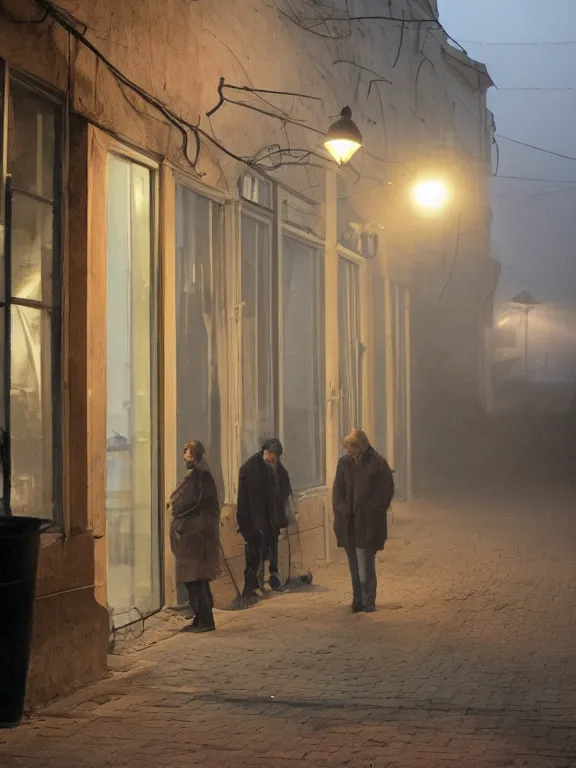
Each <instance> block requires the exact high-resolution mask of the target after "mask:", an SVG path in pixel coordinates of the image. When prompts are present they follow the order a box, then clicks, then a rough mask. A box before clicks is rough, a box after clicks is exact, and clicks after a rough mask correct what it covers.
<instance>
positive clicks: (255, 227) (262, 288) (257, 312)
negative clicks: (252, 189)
mask: <svg viewBox="0 0 576 768" xmlns="http://www.w3.org/2000/svg"><path fill="white" fill-rule="evenodd" d="M273 283H274V270H273V267H272V243H271V225H270V223H269V222H267V221H262V220H260V219H256V218H253V217H251V216H248V215H243V216H242V391H243V399H242V458H243V459H246V458H248V457H249V456H250V454H252V453H254V452H256V451H257V450H258V449H259V447H260V445H261V444H262V441H263V440H266V439H267V438H269V437H273V436H274V435H275V434H276V431H277V419H276V394H275V387H276V378H275V375H274V370H275V365H276V357H277V356H276V348H277V343H276V331H275V329H276V327H277V325H276V322H277V321H276V313H275V312H274V309H273V308H274V301H275V296H276V291H275V290H274V284H273Z"/></svg>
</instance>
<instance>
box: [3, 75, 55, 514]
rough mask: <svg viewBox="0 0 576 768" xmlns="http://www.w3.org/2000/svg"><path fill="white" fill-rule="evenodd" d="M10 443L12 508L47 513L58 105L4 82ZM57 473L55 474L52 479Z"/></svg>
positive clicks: (52, 410)
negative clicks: (8, 207)
mask: <svg viewBox="0 0 576 768" xmlns="http://www.w3.org/2000/svg"><path fill="white" fill-rule="evenodd" d="M9 90H10V98H9V113H8V172H9V173H10V175H11V186H12V200H11V214H12V216H11V222H12V228H11V235H12V237H11V252H10V254H8V256H9V257H10V271H11V283H12V284H11V285H10V286H6V292H7V293H8V296H7V297H6V298H7V299H8V301H9V302H10V320H11V360H10V368H11V370H10V406H9V407H10V450H11V473H12V474H11V498H10V503H11V510H12V513H13V514H16V515H18V514H21V515H37V516H41V517H50V516H52V515H53V514H54V493H55V490H57V486H56V487H55V486H54V476H55V472H54V457H55V455H56V453H57V452H58V453H59V451H60V449H61V442H60V430H59V429H54V425H55V424H59V421H60V419H59V360H58V359H57V355H55V353H54V350H55V349H56V348H58V347H59V338H58V337H59V327H60V323H59V293H60V285H59V282H60V280H59V278H58V279H54V277H53V273H54V266H55V255H57V254H56V248H55V237H54V235H55V232H56V231H57V230H56V228H55V221H56V214H57V209H56V206H55V202H54V201H55V197H56V196H55V189H56V186H57V181H58V168H57V165H56V158H57V157H58V151H57V146H58V145H57V138H58V137H57V133H58V132H57V130H56V126H57V125H58V123H59V115H60V110H59V108H58V107H57V106H56V105H55V104H53V103H51V102H50V101H49V100H47V99H46V100H45V99H43V98H42V97H40V96H38V95H37V94H36V92H33V91H31V90H29V89H27V88H26V87H24V86H22V85H20V84H18V83H16V82H11V83H10V89H9ZM59 480H60V478H58V481H59Z"/></svg>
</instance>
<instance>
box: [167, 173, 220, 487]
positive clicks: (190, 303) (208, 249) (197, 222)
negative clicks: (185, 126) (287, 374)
mask: <svg viewBox="0 0 576 768" xmlns="http://www.w3.org/2000/svg"><path fill="white" fill-rule="evenodd" d="M223 217H224V211H223V208H222V206H221V205H218V204H217V203H214V202H212V201H211V200H208V199H207V198H205V197H202V196H201V195H199V194H197V193H196V192H194V191H193V190H191V189H189V188H187V187H185V186H178V188H177V194H176V355H177V359H176V377H177V440H178V445H177V446H176V450H177V455H178V459H179V461H181V455H182V446H183V445H184V443H186V442H187V441H188V440H200V441H201V442H202V443H203V445H204V447H205V449H206V451H207V458H208V461H209V464H210V468H211V470H212V472H213V474H214V476H215V477H216V479H217V481H218V484H219V485H220V486H221V484H222V468H221V450H220V436H221V426H220V388H219V379H218V368H217V345H218V336H219V334H218V329H217V324H218V311H217V303H218V302H217V297H216V296H215V290H214V288H215V286H214V269H215V265H217V264H218V263H219V262H220V259H221V257H222V249H223V242H222V239H223V225H224V220H223ZM218 279H219V280H223V279H224V275H221V274H219V275H218Z"/></svg>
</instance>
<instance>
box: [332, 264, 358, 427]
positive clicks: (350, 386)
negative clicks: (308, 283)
mask: <svg viewBox="0 0 576 768" xmlns="http://www.w3.org/2000/svg"><path fill="white" fill-rule="evenodd" d="M338 327H339V330H340V334H339V352H340V393H341V398H342V409H341V423H340V431H341V433H342V435H346V434H348V433H349V432H350V430H352V429H355V428H358V429H361V428H362V385H363V381H362V378H363V376H362V374H363V357H364V347H363V344H362V340H361V312H360V267H359V266H358V264H356V263H354V262H353V261H350V260H349V259H346V258H343V257H342V256H341V257H340V258H339V262H338Z"/></svg>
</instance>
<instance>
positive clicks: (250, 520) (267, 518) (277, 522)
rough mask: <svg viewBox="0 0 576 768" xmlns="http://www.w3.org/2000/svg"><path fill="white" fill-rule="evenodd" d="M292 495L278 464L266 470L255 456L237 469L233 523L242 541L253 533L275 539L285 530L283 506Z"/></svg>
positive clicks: (288, 482) (286, 476)
mask: <svg viewBox="0 0 576 768" xmlns="http://www.w3.org/2000/svg"><path fill="white" fill-rule="evenodd" d="M291 495H292V488H291V486H290V478H289V477H288V472H286V469H285V468H284V467H283V465H282V464H281V462H280V461H278V462H277V464H276V470H274V469H273V468H271V467H269V466H268V465H267V464H266V462H265V461H264V458H263V456H262V453H256V454H255V455H254V456H252V458H250V459H248V461H247V462H246V463H245V464H244V466H242V467H241V469H240V477H239V480H238V507H237V512H236V520H237V523H238V530H239V531H240V533H241V534H242V536H243V538H244V539H248V538H250V536H253V535H254V534H256V533H260V534H262V535H263V536H277V535H278V534H279V533H280V530H281V529H282V528H286V527H287V526H288V520H287V517H286V503H287V501H288V499H289V498H290V497H291Z"/></svg>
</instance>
